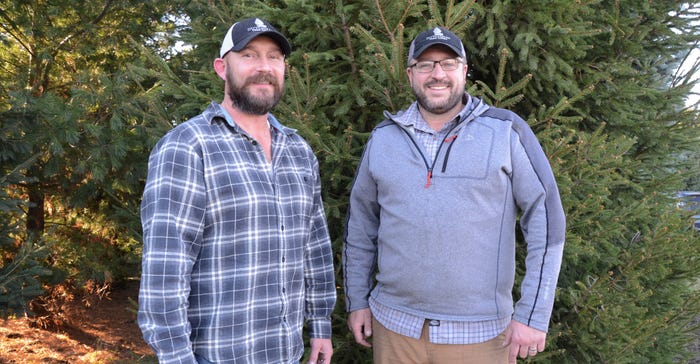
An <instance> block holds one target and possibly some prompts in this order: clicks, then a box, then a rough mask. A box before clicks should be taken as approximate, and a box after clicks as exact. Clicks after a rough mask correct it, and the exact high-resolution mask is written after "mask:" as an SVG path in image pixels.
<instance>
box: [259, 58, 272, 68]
mask: <svg viewBox="0 0 700 364" xmlns="http://www.w3.org/2000/svg"><path fill="white" fill-rule="evenodd" d="M256 68H257V69H258V70H259V71H270V70H271V69H272V64H271V61H270V60H269V59H267V57H259V58H258V64H257V67H256Z"/></svg>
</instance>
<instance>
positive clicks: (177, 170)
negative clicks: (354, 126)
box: [138, 103, 336, 363]
mask: <svg viewBox="0 0 700 364" xmlns="http://www.w3.org/2000/svg"><path fill="white" fill-rule="evenodd" d="M227 116H228V115H227V114H226V112H225V111H224V110H223V108H222V107H221V106H220V105H218V104H217V103H212V104H211V105H210V106H209V107H208V108H207V109H206V111H204V112H203V113H202V114H201V115H199V116H197V117H195V118H193V119H192V120H190V121H188V122H186V123H183V124H181V125H178V126H177V127H176V128H174V129H173V130H171V131H170V132H169V133H168V134H167V135H166V136H164V137H163V138H162V139H161V140H160V141H159V143H158V144H157V145H156V147H155V148H154V150H153V152H152V153H151V156H150V159H149V167H148V180H147V182H146V187H145V190H144V194H143V201H142V205H141V219H142V224H143V239H144V247H143V272H142V278H141V289H140V292H139V315H138V322H139V325H140V327H141V329H142V331H143V334H144V338H145V339H146V341H147V342H148V343H149V345H150V346H151V347H152V348H153V349H154V351H155V352H156V354H157V355H158V358H159V360H160V363H195V359H194V353H195V352H196V353H197V354H198V355H201V356H202V357H203V358H205V359H207V360H210V361H212V362H217V363H234V362H235V363H273V362H274V363H291V362H296V361H297V360H299V358H301V356H302V354H303V350H304V344H303V340H302V328H303V325H304V323H305V322H308V324H309V328H310V336H311V337H312V338H330V337H331V322H330V315H331V312H332V310H333V307H334V305H335V299H336V293H335V281H334V270H333V257H332V251H331V244H330V239H329V235H328V228H327V225H326V220H325V214H324V210H323V204H322V201H321V186H320V177H319V173H318V161H317V159H316V157H315V156H314V154H313V152H312V151H311V149H310V147H309V146H308V144H307V143H306V141H304V140H303V139H302V138H301V137H300V136H299V135H297V134H296V133H295V131H294V130H293V129H289V128H286V127H283V126H282V125H280V124H279V123H278V122H277V121H276V120H275V119H274V117H272V116H271V115H270V117H269V118H268V120H269V122H270V124H271V126H272V128H271V130H272V151H273V158H272V168H271V169H269V168H266V164H267V163H268V162H267V161H266V160H265V156H264V154H263V151H262V149H261V147H260V146H259V145H258V144H257V142H255V141H254V140H253V139H252V138H250V137H249V136H248V135H247V134H246V133H245V132H244V131H243V130H242V129H240V128H239V127H238V126H237V125H236V124H235V123H233V122H232V121H230V120H229V121H228V122H227Z"/></svg>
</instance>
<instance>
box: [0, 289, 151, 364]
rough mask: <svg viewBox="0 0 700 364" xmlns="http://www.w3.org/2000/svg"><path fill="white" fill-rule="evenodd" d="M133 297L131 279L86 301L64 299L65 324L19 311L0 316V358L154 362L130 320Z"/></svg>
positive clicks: (60, 363)
mask: <svg viewBox="0 0 700 364" xmlns="http://www.w3.org/2000/svg"><path fill="white" fill-rule="evenodd" d="M137 297H138V282H136V281H132V282H128V283H126V284H124V285H123V286H121V287H118V288H115V289H113V290H112V291H111V292H110V294H109V295H108V297H107V298H103V299H102V300H101V301H98V302H96V303H95V304H93V305H91V306H90V307H85V305H83V304H81V303H80V302H79V301H78V302H75V304H71V305H67V306H66V307H65V308H64V310H65V312H64V316H65V318H64V320H65V322H66V323H67V324H66V325H63V327H61V328H59V329H58V330H56V331H49V330H43V329H39V328H34V327H31V326H32V325H30V320H29V319H28V318H24V317H22V318H10V319H8V320H4V321H3V320H0V364H10V363H12V364H19V363H22V364H25V363H27V364H31V363H43V364H47V363H48V364H64V363H65V364H74V363H75V364H92V363H110V364H111V363H115V364H117V363H124V364H126V363H157V360H156V359H155V356H154V355H153V351H151V349H150V348H149V347H148V345H146V343H145V342H144V341H143V339H142V337H141V331H140V330H139V328H138V325H137V324H136V314H135V313H134V310H135V309H136V306H135V302H136V300H137Z"/></svg>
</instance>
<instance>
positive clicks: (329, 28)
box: [164, 0, 700, 363]
mask: <svg viewBox="0 0 700 364" xmlns="http://www.w3.org/2000/svg"><path fill="white" fill-rule="evenodd" d="M188 4H189V5H187V9H186V12H187V14H189V16H190V17H191V20H192V22H191V25H190V28H188V29H186V30H185V31H183V40H185V41H186V42H188V43H191V44H197V45H198V47H197V48H196V49H195V51H194V53H195V54H196V55H190V56H192V57H193V59H203V60H205V61H204V62H201V63H196V61H195V62H194V63H192V62H190V63H188V65H189V66H194V69H195V70H197V71H198V72H197V73H192V74H190V75H189V76H187V78H186V82H187V83H190V84H192V85H193V86H194V87H197V88H198V89H200V90H205V92H206V93H207V95H206V96H208V97H209V98H211V99H218V98H220V94H221V91H220V90H221V87H222V83H221V82H220V81H219V80H217V79H216V78H215V77H213V76H211V74H212V72H211V70H210V63H211V59H213V58H214V57H215V56H216V49H217V47H218V43H219V41H220V37H221V36H222V34H223V33H224V31H225V28H226V27H227V26H229V25H230V23H231V22H232V21H234V20H235V19H238V18H242V17H248V16H261V17H264V18H266V19H268V20H270V21H271V22H273V23H274V24H276V25H277V26H278V27H279V28H280V29H281V30H282V31H283V32H284V33H285V34H287V35H288V36H289V38H290V39H291V40H292V43H293V47H294V48H295V52H294V54H293V55H292V56H291V57H290V59H289V64H290V68H289V77H288V80H287V91H286V94H285V97H284V99H283V103H282V104H281V105H279V106H278V108H277V109H276V110H275V114H276V115H277V116H278V117H279V118H280V120H282V121H283V122H285V123H287V124H288V125H290V126H293V127H296V128H298V129H299V130H300V132H301V133H302V135H303V136H305V137H306V138H307V139H308V140H309V141H310V142H311V144H312V146H313V147H314V149H315V150H316V152H317V153H318V155H319V157H320V159H321V171H322V176H323V178H324V180H323V183H324V198H325V201H326V204H327V207H328V208H327V211H328V215H329V225H330V226H331V229H332V233H333V238H334V248H335V249H336V253H337V254H339V252H340V246H341V238H342V230H343V225H344V211H345V204H346V201H347V194H348V191H349V187H350V184H351V178H352V175H353V172H352V171H353V170H354V167H355V165H356V162H357V158H358V157H359V154H360V152H361V148H362V145H363V143H364V141H365V138H366V136H367V133H368V132H369V131H370V130H371V128H372V127H373V126H374V125H375V124H376V123H378V122H379V121H381V118H382V116H381V115H382V111H383V110H389V111H396V110H398V109H401V108H404V107H406V106H407V105H408V104H409V103H410V101H411V99H412V96H411V95H410V89H409V87H408V83H407V79H406V77H405V57H406V51H407V48H408V43H409V42H410V40H411V39H412V38H413V37H414V36H415V35H416V34H417V33H418V32H420V31H422V30H424V29H426V28H428V27H429V26H434V25H442V26H446V27H448V28H450V29H451V30H453V31H455V32H457V33H458V34H459V35H461V36H462V38H463V39H464V40H465V43H466V44H465V46H466V47H467V49H468V53H469V55H470V56H469V58H470V60H469V61H470V68H471V72H470V77H471V81H472V82H471V84H470V85H468V88H469V92H470V93H472V94H474V95H477V96H480V97H483V98H484V99H486V100H487V101H488V102H489V103H491V104H494V105H496V106H500V107H506V108H510V109H512V110H514V111H516V112H517V113H519V114H520V115H523V116H524V117H525V118H527V120H528V122H529V123H530V125H531V126H532V127H533V129H534V130H535V131H536V132H537V133H538V136H539V137H540V140H541V142H542V144H543V147H544V148H545V150H546V152H547V154H548V155H549V157H550V160H551V162H552V165H553V168H554V169H555V174H556V175H557V178H558V181H559V184H560V189H561V191H562V195H563V198H564V203H565V207H566V209H567V215H568V220H569V229H568V239H567V246H566V249H565V251H566V257H565V262H564V266H563V269H562V276H561V280H560V281H561V283H560V287H561V289H560V292H559V296H558V301H557V304H556V306H555V313H554V318H553V327H552V330H551V333H550V335H549V343H548V345H549V349H550V350H548V352H546V353H545V355H539V356H538V357H537V359H535V360H536V361H540V362H552V363H562V362H567V363H569V362H615V363H626V362H630V363H631V362H639V361H642V362H665V361H670V360H673V359H677V358H679V357H682V356H683V355H684V354H683V352H684V351H683V349H684V347H685V344H686V343H687V342H688V340H689V339H690V337H689V336H688V335H687V330H685V328H686V325H687V324H688V323H689V321H690V320H691V319H692V318H693V317H695V315H697V314H698V312H700V308H699V307H698V301H697V298H698V297H697V292H696V291H695V290H694V288H693V286H692V284H693V283H694V280H695V279H696V278H697V277H698V274H699V273H700V265H698V262H697V259H695V257H696V256H698V253H700V252H699V251H698V249H700V245H698V244H697V236H696V235H693V234H692V232H691V231H690V228H689V222H688V220H687V216H684V215H683V214H681V213H679V212H678V211H675V204H674V200H673V196H674V195H675V191H678V190H679V189H683V188H684V186H683V180H684V179H686V180H687V179H689V178H695V177H693V176H697V174H698V171H697V169H695V170H693V169H691V167H692V163H693V160H692V159H689V158H686V159H683V158H678V157H679V156H680V155H684V154H687V153H697V151H698V149H697V148H698V144H697V140H698V139H697V138H698V133H697V113H696V111H694V110H692V109H687V108H685V107H684V96H685V95H687V94H688V93H689V87H690V86H692V84H693V82H691V81H690V79H691V78H692V77H693V74H681V75H679V74H677V73H676V72H675V70H676V68H677V66H678V64H679V60H680V59H679V56H680V57H682V56H683V55H684V54H687V53H688V52H689V50H690V49H691V48H692V46H693V44H694V43H695V42H696V41H697V39H698V32H697V30H696V29H695V26H694V25H693V20H697V9H696V8H695V7H694V6H691V5H683V4H678V3H676V2H672V1H658V2H657V1H655V2H644V1H632V0H629V1H619V2H615V3H613V4H608V3H606V2H600V1H585V2H570V1H564V0H561V1H546V2H540V1H488V2H479V3H476V2H473V1H462V2H452V1H450V2H448V3H447V4H444V3H440V4H439V3H438V2H437V1H427V2H426V1H406V2H397V1H375V2H372V3H366V2H356V1H333V2H321V1H285V2H279V3H277V2H266V3H265V4H262V3H259V2H254V1H253V2H246V3H243V4H237V5H233V6H231V7H230V8H228V9H212V8H210V7H208V5H207V4H206V3H204V2H196V1H194V2H188ZM196 14H204V15H203V16H198V15H196ZM212 33H216V34H215V35H212ZM200 57H201V58H200ZM211 80H213V81H214V83H213V84H214V85H216V86H214V87H212V86H208V85H207V82H208V81H211ZM179 81H183V80H182V79H180V80H177V79H176V80H173V82H172V83H169V84H168V85H169V86H168V87H166V88H165V90H166V91H164V93H166V94H171V95H180V96H178V97H179V98H185V95H187V94H189V95H196V96H197V97H202V98H201V101H198V102H199V103H200V104H204V103H205V102H206V101H208V100H206V99H205V97H204V96H205V95H204V94H202V93H198V94H196V93H194V92H192V91H188V89H187V87H183V85H182V83H179ZM164 85H166V83H164ZM210 91H211V92H213V94H212V93H211V92H210ZM176 98H177V97H176ZM188 111H191V109H190V110H188ZM184 114H186V113H183V114H182V115H184ZM693 155H696V154H693ZM338 278H339V279H340V277H338ZM339 294H340V298H341V299H340V304H339V308H338V312H337V314H336V321H339V324H338V325H336V332H335V335H336V337H335V344H336V346H337V348H336V356H335V357H334V361H336V362H340V363H345V362H347V363H351V362H352V363H355V362H358V360H359V361H362V360H365V361H366V362H369V359H368V352H367V351H366V350H364V349H362V348H359V347H358V346H356V345H354V344H353V343H352V339H351V338H350V337H349V335H348V333H347V329H346V328H345V324H344V317H345V313H344V309H343V307H342V306H343V302H342V301H343V296H342V291H339ZM516 294H517V292H516Z"/></svg>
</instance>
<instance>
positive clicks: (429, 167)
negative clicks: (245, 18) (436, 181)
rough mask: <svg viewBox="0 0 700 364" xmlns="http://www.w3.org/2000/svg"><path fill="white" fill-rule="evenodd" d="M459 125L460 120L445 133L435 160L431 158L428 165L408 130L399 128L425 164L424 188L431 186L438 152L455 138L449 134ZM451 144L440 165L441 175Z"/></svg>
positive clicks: (455, 136)
mask: <svg viewBox="0 0 700 364" xmlns="http://www.w3.org/2000/svg"><path fill="white" fill-rule="evenodd" d="M461 123H462V120H459V121H457V123H455V125H452V127H451V128H450V130H448V131H447V135H448V136H447V137H446V138H445V139H443V140H442V141H441V142H440V145H439V146H438V149H437V151H436V152H435V158H433V162H432V163H428V159H427V158H426V157H425V154H423V149H422V148H421V147H420V146H419V145H418V142H416V140H415V139H414V138H413V136H412V135H411V133H409V132H408V130H406V129H405V128H400V129H401V130H403V132H404V133H406V135H407V136H408V139H410V140H411V142H412V143H413V145H414V146H415V147H416V149H417V150H418V153H419V154H420V156H421V158H423V163H425V168H426V169H427V170H428V176H427V179H426V182H425V188H430V185H431V184H432V179H433V169H434V168H435V164H436V163H437V159H438V157H439V156H440V150H442V146H443V145H444V144H445V143H450V142H452V141H454V140H455V139H456V138H457V134H455V135H450V133H452V130H454V128H456V127H457V126H458V125H459V124H461ZM453 144H454V143H452V144H450V146H449V147H448V148H447V153H446V154H445V162H444V163H443V165H442V172H443V173H444V172H445V169H446V168H447V157H448V154H449V153H450V150H451V149H452V145H453Z"/></svg>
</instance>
